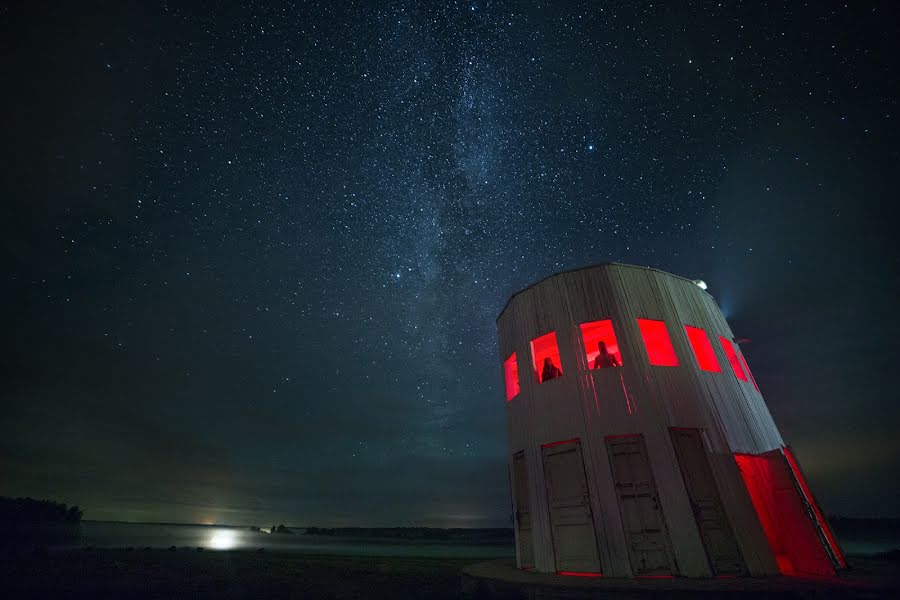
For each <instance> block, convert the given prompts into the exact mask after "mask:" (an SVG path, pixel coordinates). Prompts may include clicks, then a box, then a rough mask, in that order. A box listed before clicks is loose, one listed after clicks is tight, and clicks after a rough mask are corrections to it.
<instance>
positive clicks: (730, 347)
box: [719, 336, 747, 381]
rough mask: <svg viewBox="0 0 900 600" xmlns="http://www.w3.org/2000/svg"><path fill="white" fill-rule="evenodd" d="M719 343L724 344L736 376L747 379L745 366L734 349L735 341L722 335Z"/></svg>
mask: <svg viewBox="0 0 900 600" xmlns="http://www.w3.org/2000/svg"><path fill="white" fill-rule="evenodd" d="M719 343H721V344H722V349H723V350H725V356H727V357H728V362H730V363H731V370H732V371H734V376H735V377H737V378H738V379H740V380H741V381H747V374H746V373H744V368H743V367H741V362H740V361H739V360H738V357H737V352H735V351H734V342H732V341H731V340H729V339H728V338H724V337H721V336H720V337H719Z"/></svg>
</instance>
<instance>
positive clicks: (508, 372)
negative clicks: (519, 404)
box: [503, 352, 519, 402]
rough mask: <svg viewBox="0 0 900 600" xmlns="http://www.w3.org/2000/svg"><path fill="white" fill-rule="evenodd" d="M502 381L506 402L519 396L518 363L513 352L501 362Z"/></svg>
mask: <svg viewBox="0 0 900 600" xmlns="http://www.w3.org/2000/svg"><path fill="white" fill-rule="evenodd" d="M503 379H504V381H506V401H507V402H509V401H510V400H512V399H513V398H515V397H516V396H518V395H519V362H518V361H517V360H516V353H515V352H513V353H512V354H510V355H509V358H507V359H506V360H505V361H503Z"/></svg>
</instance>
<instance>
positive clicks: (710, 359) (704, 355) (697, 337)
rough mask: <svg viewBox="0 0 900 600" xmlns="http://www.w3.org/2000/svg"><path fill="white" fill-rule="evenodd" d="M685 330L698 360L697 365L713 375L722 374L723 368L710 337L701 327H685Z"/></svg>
mask: <svg viewBox="0 0 900 600" xmlns="http://www.w3.org/2000/svg"><path fill="white" fill-rule="evenodd" d="M684 330H685V331H686V332H687V336H688V341H689V342H690V343H691V349H692V350H693V351H694V356H695V357H696V358H697V365H698V366H699V367H700V369H701V370H703V371H711V372H713V373H721V372H722V367H721V366H719V361H718V360H716V353H715V352H714V351H713V347H712V343H711V342H710V341H709V336H708V335H706V332H705V331H703V330H702V329H700V328H699V327H691V326H690V325H685V326H684Z"/></svg>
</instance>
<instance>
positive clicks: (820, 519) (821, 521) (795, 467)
mask: <svg viewBox="0 0 900 600" xmlns="http://www.w3.org/2000/svg"><path fill="white" fill-rule="evenodd" d="M784 456H785V458H787V461H788V465H790V467H791V471H792V472H793V473H794V478H795V479H796V480H797V483H799V484H800V489H801V490H803V494H804V495H805V496H806V501H807V502H808V503H809V505H810V506H811V507H812V509H813V513H815V516H816V523H818V525H819V528H820V529H821V530H822V532H823V533H825V539H826V540H827V541H828V545H829V546H830V547H831V551H832V553H834V557H835V558H836V559H837V561H838V564H839V565H840V566H841V568H842V569H845V568H846V567H847V561H846V560H845V559H844V555H843V553H841V548H840V546H838V543H837V540H836V539H835V538H834V533H832V531H831V527H829V526H828V521H826V520H825V517H824V516H823V515H822V511H821V509H819V503H818V502H816V499H815V497H813V495H812V491H811V490H810V489H809V486H808V485H807V484H806V478H805V477H804V476H803V471H801V470H800V465H799V464H798V463H797V459H796V458H794V454H793V452H791V450H790V448H787V447H785V448H784Z"/></svg>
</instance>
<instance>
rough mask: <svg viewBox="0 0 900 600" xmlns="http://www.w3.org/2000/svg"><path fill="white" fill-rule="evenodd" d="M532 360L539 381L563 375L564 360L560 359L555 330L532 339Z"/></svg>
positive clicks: (542, 381)
mask: <svg viewBox="0 0 900 600" xmlns="http://www.w3.org/2000/svg"><path fill="white" fill-rule="evenodd" d="M531 360H532V363H531V364H532V366H533V367H534V374H535V377H537V380H538V383H544V382H545V381H550V380H551V379H556V378H557V377H559V376H561V375H562V362H560V360H559V345H558V344H557V343H556V332H555V331H551V332H550V333H546V334H544V335H542V336H541V337H538V338H534V339H533V340H531Z"/></svg>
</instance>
